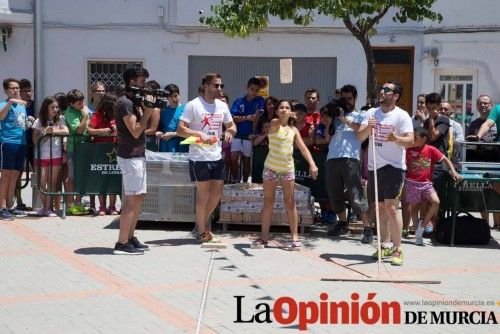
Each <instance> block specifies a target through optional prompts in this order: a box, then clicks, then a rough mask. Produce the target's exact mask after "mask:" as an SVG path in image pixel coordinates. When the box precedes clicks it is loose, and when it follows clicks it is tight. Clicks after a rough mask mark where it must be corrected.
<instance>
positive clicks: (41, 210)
mask: <svg viewBox="0 0 500 334" xmlns="http://www.w3.org/2000/svg"><path fill="white" fill-rule="evenodd" d="M36 215H37V216H42V217H45V216H46V215H47V211H46V210H45V208H40V209H38V211H37V212H36Z"/></svg>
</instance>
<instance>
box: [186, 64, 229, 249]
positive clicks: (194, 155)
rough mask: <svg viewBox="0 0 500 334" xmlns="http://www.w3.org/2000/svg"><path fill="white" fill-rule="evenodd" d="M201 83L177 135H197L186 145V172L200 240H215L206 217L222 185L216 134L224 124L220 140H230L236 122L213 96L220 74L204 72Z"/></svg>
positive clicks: (218, 93) (216, 93)
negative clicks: (193, 187)
mask: <svg viewBox="0 0 500 334" xmlns="http://www.w3.org/2000/svg"><path fill="white" fill-rule="evenodd" d="M201 87H202V95H201V96H198V97H197V98H195V99H193V100H191V101H189V102H188V103H187V104H186V107H185V108H184V112H183V113H182V115H181V118H180V121H179V125H178V127H177V135H179V136H181V137H184V138H187V137H191V136H194V137H198V138H200V141H201V142H200V143H199V144H193V145H190V146H189V175H190V176H191V181H193V182H196V228H197V231H198V233H199V239H200V240H201V242H212V243H217V242H219V240H218V238H216V237H215V236H214V235H213V234H212V232H211V231H210V230H209V229H208V228H207V221H208V217H210V214H211V213H212V212H213V211H214V210H215V208H216V207H217V205H218V203H219V201H220V199H221V197H222V190H223V187H224V179H225V175H224V174H225V171H224V161H223V160H222V155H221V145H220V141H219V138H220V136H221V135H222V125H223V124H224V125H225V127H226V131H225V133H224V141H226V142H228V143H231V142H232V140H233V138H234V136H235V135H236V125H235V124H234V123H233V118H232V117H231V114H230V112H229V108H228V107H227V104H226V103H224V102H222V101H220V100H218V99H217V98H218V97H219V96H221V91H222V87H223V85H222V78H221V76H220V74H217V73H207V74H206V75H205V76H204V77H203V79H202V81H201ZM213 139H216V141H215V142H214V141H213Z"/></svg>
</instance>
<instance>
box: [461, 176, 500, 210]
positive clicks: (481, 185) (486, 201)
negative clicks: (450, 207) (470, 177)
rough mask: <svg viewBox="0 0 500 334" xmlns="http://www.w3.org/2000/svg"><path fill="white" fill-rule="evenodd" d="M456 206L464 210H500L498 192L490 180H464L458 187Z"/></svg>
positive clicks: (499, 195)
mask: <svg viewBox="0 0 500 334" xmlns="http://www.w3.org/2000/svg"><path fill="white" fill-rule="evenodd" d="M458 191H459V199H460V200H459V203H458V207H459V208H460V209H461V210H464V211H484V210H486V211H497V212H500V194H499V193H497V192H496V191H495V189H494V188H493V183H492V182H469V181H465V182H464V183H463V184H461V185H460V188H459V190H458Z"/></svg>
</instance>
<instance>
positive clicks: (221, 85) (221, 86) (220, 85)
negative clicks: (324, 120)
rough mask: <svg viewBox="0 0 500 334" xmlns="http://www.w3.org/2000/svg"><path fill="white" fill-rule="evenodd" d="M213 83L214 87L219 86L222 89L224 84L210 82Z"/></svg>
mask: <svg viewBox="0 0 500 334" xmlns="http://www.w3.org/2000/svg"><path fill="white" fill-rule="evenodd" d="M212 85H214V87H215V88H219V87H220V88H221V89H224V84H212Z"/></svg>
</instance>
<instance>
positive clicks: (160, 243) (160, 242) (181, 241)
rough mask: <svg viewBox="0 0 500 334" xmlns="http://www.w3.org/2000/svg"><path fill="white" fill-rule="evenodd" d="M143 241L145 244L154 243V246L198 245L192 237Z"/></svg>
mask: <svg viewBox="0 0 500 334" xmlns="http://www.w3.org/2000/svg"><path fill="white" fill-rule="evenodd" d="M145 243H146V244H147V245H154V246H186V245H199V243H198V242H197V240H195V239H193V238H182V239H161V240H150V241H146V242H145Z"/></svg>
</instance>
